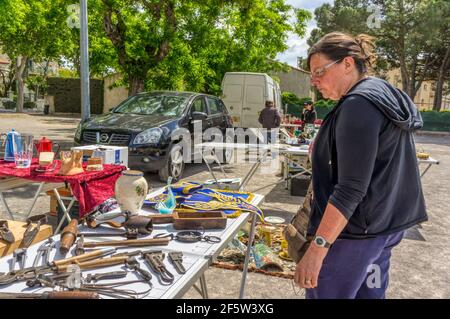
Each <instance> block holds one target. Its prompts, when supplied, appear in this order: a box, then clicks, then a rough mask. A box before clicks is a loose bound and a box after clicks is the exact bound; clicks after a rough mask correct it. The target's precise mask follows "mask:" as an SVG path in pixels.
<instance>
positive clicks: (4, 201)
mask: <svg viewBox="0 0 450 319" xmlns="http://www.w3.org/2000/svg"><path fill="white" fill-rule="evenodd" d="M0 201H1V202H2V204H3V206H5V209H6V212H7V213H8V215H9V217H10V218H11V220H14V216H13V213H12V211H11V209H9V206H8V204H7V203H6V200H5V197H3V193H2V192H0Z"/></svg>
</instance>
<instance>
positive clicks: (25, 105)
mask: <svg viewBox="0 0 450 319" xmlns="http://www.w3.org/2000/svg"><path fill="white" fill-rule="evenodd" d="M23 108H24V109H35V108H37V104H36V103H35V102H32V101H29V102H25V103H23Z"/></svg>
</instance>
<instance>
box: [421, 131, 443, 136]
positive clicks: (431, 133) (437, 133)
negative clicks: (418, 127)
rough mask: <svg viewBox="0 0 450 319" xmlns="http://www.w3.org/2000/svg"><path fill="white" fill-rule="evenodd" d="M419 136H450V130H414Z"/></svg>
mask: <svg viewBox="0 0 450 319" xmlns="http://www.w3.org/2000/svg"><path fill="white" fill-rule="evenodd" d="M414 134H415V135H417V136H442V137H450V132H441V131H416V132H414Z"/></svg>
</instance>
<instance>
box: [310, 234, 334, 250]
mask: <svg viewBox="0 0 450 319" xmlns="http://www.w3.org/2000/svg"><path fill="white" fill-rule="evenodd" d="M313 243H314V244H316V246H319V247H322V248H330V247H331V243H329V242H327V240H326V239H325V238H323V237H322V236H319V235H316V236H314V239H313Z"/></svg>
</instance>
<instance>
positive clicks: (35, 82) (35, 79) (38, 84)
mask: <svg viewBox="0 0 450 319" xmlns="http://www.w3.org/2000/svg"><path fill="white" fill-rule="evenodd" d="M25 82H26V83H27V86H28V87H29V88H30V89H32V90H33V91H38V90H39V91H40V92H41V93H43V92H45V90H46V89H47V87H48V86H47V81H46V80H45V78H44V77H43V76H40V75H34V76H30V77H28V78H27V80H26V81H25ZM24 108H25V104H24Z"/></svg>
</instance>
